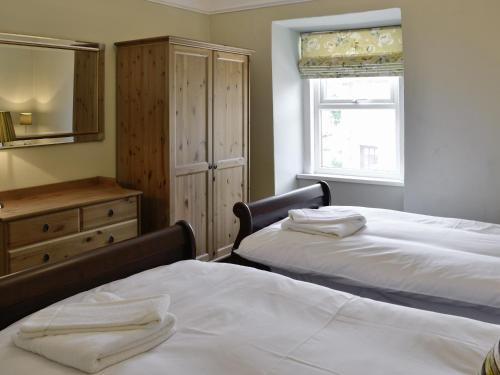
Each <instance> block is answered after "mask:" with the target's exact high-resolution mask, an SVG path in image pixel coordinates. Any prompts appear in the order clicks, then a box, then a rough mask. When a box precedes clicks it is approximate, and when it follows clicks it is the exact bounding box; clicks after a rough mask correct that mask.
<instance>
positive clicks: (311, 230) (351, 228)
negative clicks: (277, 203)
mask: <svg viewBox="0 0 500 375" xmlns="http://www.w3.org/2000/svg"><path fill="white" fill-rule="evenodd" d="M365 224H366V218H365V217H364V216H363V215H361V214H360V213H358V212H355V211H352V210H350V209H348V208H343V207H339V206H327V207H321V208H319V209H298V210H290V211H288V219H286V220H285V221H284V222H283V223H282V224H281V227H282V228H283V229H288V230H292V231H296V232H302V233H308V234H318V235H327V236H334V237H338V238H344V237H347V236H350V235H351V234H354V233H356V232H357V231H359V230H360V229H361V228H363V227H364V226H365Z"/></svg>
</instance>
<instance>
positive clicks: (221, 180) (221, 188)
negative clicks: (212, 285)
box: [214, 165, 246, 257]
mask: <svg viewBox="0 0 500 375" xmlns="http://www.w3.org/2000/svg"><path fill="white" fill-rule="evenodd" d="M214 176H215V184H214V235H215V243H214V248H215V249H216V251H215V257H221V256H224V255H227V254H229V253H230V252H231V248H232V244H233V243H234V240H235V239H236V236H237V234H238V230H239V222H238V219H237V218H236V216H235V215H234V214H233V206H234V203H236V202H240V201H245V200H246V199H245V196H244V195H245V194H244V191H245V167H244V166H243V165H236V166H233V167H229V168H225V169H217V170H215V171H214Z"/></svg>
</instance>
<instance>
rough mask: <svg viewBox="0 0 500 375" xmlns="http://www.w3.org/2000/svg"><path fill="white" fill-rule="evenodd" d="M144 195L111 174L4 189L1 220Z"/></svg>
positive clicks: (0, 196) (0, 197) (0, 200)
mask: <svg viewBox="0 0 500 375" xmlns="http://www.w3.org/2000/svg"><path fill="white" fill-rule="evenodd" d="M141 194H142V193H141V192H140V191H137V190H130V189H125V188H123V187H121V186H120V185H118V184H117V183H116V181H115V180H114V179H113V178H107V177H93V178H88V179H84V180H77V181H70V182H62V183H57V184H51V185H43V186H35V187H30V188H25V189H18V190H9V191H2V192H0V203H1V204H2V205H3V208H0V221H11V220H17V219H22V218H24V217H28V216H33V215H41V214H46V213H49V212H53V211H60V210H63V209H69V208H75V207H81V206H86V205H91V204H97V203H102V202H107V201H110V200H114V199H122V198H127V197H132V196H137V195H141Z"/></svg>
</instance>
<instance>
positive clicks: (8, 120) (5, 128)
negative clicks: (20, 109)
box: [0, 111, 16, 143]
mask: <svg viewBox="0 0 500 375" xmlns="http://www.w3.org/2000/svg"><path fill="white" fill-rule="evenodd" d="M15 140H16V133H15V131H14V125H13V124H12V116H11V115H10V112H5V111H0V143H6V142H12V141H15Z"/></svg>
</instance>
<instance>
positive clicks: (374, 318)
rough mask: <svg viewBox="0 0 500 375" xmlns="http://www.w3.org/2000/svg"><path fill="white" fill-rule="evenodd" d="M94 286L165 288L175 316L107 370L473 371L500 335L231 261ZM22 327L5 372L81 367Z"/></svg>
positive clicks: (347, 374) (127, 294) (124, 291)
mask: <svg viewBox="0 0 500 375" xmlns="http://www.w3.org/2000/svg"><path fill="white" fill-rule="evenodd" d="M97 290H99V291H108V292H112V293H115V294H117V295H118V296H121V297H123V298H131V297H132V298H133V297H139V296H144V295H150V294H163V293H169V294H170V295H171V297H172V305H171V312H172V313H174V314H175V315H176V316H177V317H178V323H177V332H176V333H175V334H174V335H173V336H172V337H171V338H170V339H168V340H167V341H166V342H164V343H163V344H161V345H160V346H158V347H157V348H155V349H153V350H151V351H150V352H147V353H144V354H141V355H138V356H136V357H134V358H132V359H130V360H128V361H126V362H122V363H120V364H117V365H114V366H112V367H109V368H107V369H105V370H104V371H102V374H107V375H111V374H113V375H114V374H120V375H129V374H134V375H135V374H148V375H155V374H174V375H200V374H203V375H223V374H228V375H233V374H238V375H247V374H248V375H250V374H283V375H284V374H287V375H294V374H297V375H298V374H300V375H304V374H313V375H325V374H330V375H331V374H336V375H359V374H364V373H370V374H371V375H387V374H404V375H422V374H426V375H438V374H439V375H471V374H475V373H476V372H477V371H478V369H479V368H480V366H481V363H482V359H483V356H484V355H485V353H486V352H487V351H488V350H489V349H490V348H491V347H492V346H493V344H494V343H495V341H496V340H498V338H500V326H496V325H492V324H488V323H482V322H478V321H474V320H469V319H465V318H458V317H451V316H447V315H441V314H437V313H432V312H427V311H420V310H414V309H409V308H404V307H399V306H394V305H390V304H384V303H381V302H375V301H372V300H368V299H363V298H359V297H354V296H352V295H350V294H346V293H342V292H338V291H334V290H331V289H328V288H324V287H321V286H317V285H313V284H308V283H303V282H300V281H295V280H292V279H289V278H286V277H284V276H281V275H276V274H272V273H268V272H263V271H258V270H255V269H251V268H246V267H239V266H235V265H230V264H209V263H202V262H198V261H184V262H179V263H176V264H173V265H170V266H164V267H159V268H156V269H153V270H149V271H146V272H143V273H140V274H137V275H134V276H132V277H129V278H127V279H124V280H120V281H116V282H113V283H111V284H107V285H105V286H102V287H99V288H98V289H97ZM88 294H89V292H86V293H81V294H79V295H77V296H74V297H72V298H70V299H69V300H71V301H81V300H82V299H83V298H84V297H85V295H88ZM18 326H19V322H18V323H16V324H14V325H12V326H10V327H9V328H7V329H6V330H4V331H2V332H0V364H1V367H0V372H1V374H2V375H19V374H37V375H49V374H50V375H62V374H65V375H68V374H79V372H78V371H77V370H73V369H70V368H66V367H64V366H61V365H59V364H57V363H53V362H50V361H49V360H46V359H44V358H42V357H39V356H37V355H34V354H31V353H28V352H25V351H23V350H21V349H18V348H16V347H15V346H13V344H12V342H11V335H12V334H13V333H14V332H15V331H16V329H17V328H18Z"/></svg>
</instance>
